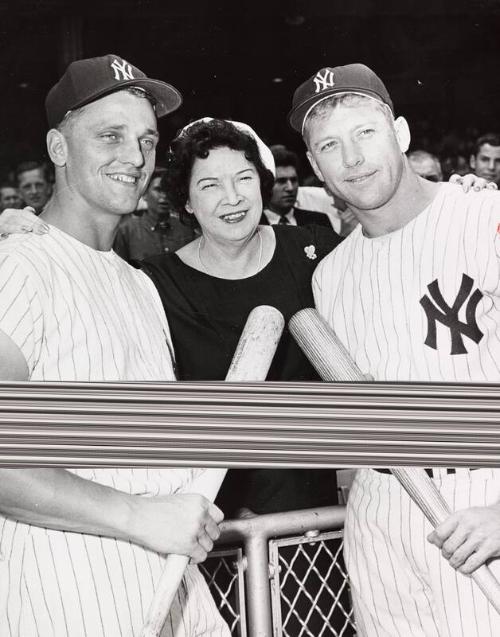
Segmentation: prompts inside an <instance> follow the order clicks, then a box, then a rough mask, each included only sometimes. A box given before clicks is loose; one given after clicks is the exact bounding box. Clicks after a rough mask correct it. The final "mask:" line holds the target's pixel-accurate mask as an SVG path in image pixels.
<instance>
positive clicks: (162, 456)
mask: <svg viewBox="0 0 500 637" xmlns="http://www.w3.org/2000/svg"><path fill="white" fill-rule="evenodd" d="M499 421H500V387H499V386H498V385H494V384H467V385H465V384H451V383H450V384H426V383H415V384H395V383H373V382H370V383H270V382H267V383H244V384H243V383H218V382H206V383H181V382H170V383H168V382H167V383H32V382H30V383H15V382H4V383H1V384H0V464H2V465H4V466H5V465H7V466H21V465H23V466H26V465H37V466H63V465H64V466H130V465H136V466H186V465H190V466H206V467H209V466H212V467H217V466H224V467H249V466H261V467H276V468H279V467H285V466H287V467H298V468H301V467H302V468H305V467H328V466H336V467H341V466H363V465H364V466H398V465H399V466H401V465H403V466H404V465H418V466H430V465H432V466H437V465H442V466H444V465H448V466H498V464H499V459H500V437H499V436H498V423H499Z"/></svg>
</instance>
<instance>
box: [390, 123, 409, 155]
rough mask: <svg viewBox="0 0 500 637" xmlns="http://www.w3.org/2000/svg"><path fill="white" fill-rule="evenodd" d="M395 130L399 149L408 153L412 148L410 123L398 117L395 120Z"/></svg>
mask: <svg viewBox="0 0 500 637" xmlns="http://www.w3.org/2000/svg"><path fill="white" fill-rule="evenodd" d="M394 130H395V131H396V137H397V140H398V144H399V147H400V148H401V152H402V153H406V151H407V150H408V148H410V141H411V134H410V127H409V126H408V122H407V121H406V120H405V118H404V117H398V118H397V119H396V120H394Z"/></svg>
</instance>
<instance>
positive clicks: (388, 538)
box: [313, 185, 500, 637]
mask: <svg viewBox="0 0 500 637" xmlns="http://www.w3.org/2000/svg"><path fill="white" fill-rule="evenodd" d="M374 214H376V213H374ZM499 224H500V194H497V193H491V192H482V193H477V194H476V193H474V194H468V195H466V194H464V193H463V192H462V190H461V189H460V188H457V187H455V186H453V185H443V186H441V188H440V190H439V191H438V194H437V196H436V197H435V198H434V200H433V201H432V202H431V204H430V205H429V206H428V207H427V208H426V209H425V210H423V211H422V212H421V213H420V214H419V215H418V216H417V217H416V218H415V219H413V220H412V221H411V222H410V223H408V224H407V225H406V226H404V227H403V228H401V229H400V230H397V231H395V232H393V233H390V234H387V235H384V236H381V237H378V238H375V239H369V238H366V237H364V236H363V234H362V231H361V227H358V228H356V229H355V230H354V232H353V233H352V234H351V235H350V236H349V237H348V238H347V239H346V240H345V241H344V242H343V243H342V244H341V245H340V246H338V247H337V248H336V249H335V250H334V252H333V253H331V254H330V255H328V256H327V257H326V258H325V259H323V261H322V262H321V263H320V264H319V266H318V268H317V270H316V272H315V274H314V277H313V287H314V297H315V302H316V305H317V307H318V310H319V311H320V313H321V314H322V315H323V316H324V317H325V318H326V320H327V321H328V322H329V323H330V325H331V326H332V327H333V328H334V330H335V331H336V333H337V334H338V336H339V337H340V339H341V340H342V342H343V343H344V345H345V346H346V347H347V349H348V350H349V352H350V353H351V355H352V356H353V357H354V359H355V361H356V363H357V364H358V366H359V367H360V368H361V369H362V371H364V372H365V373H370V374H372V375H373V377H374V378H375V379H376V380H399V381H460V382H467V381H478V382H481V381H493V382H498V381H499V380H500V356H499V354H500V234H499V231H500V225H499ZM435 473H436V472H435ZM443 473H444V476H442V477H441V478H439V479H438V480H437V486H438V487H439V488H440V490H441V492H442V493H443V496H444V497H445V499H446V500H447V501H448V502H449V504H450V507H451V508H452V509H455V508H467V507H471V506H489V505H491V504H493V503H495V502H498V499H499V497H500V470H499V469H488V470H486V469H485V470H480V471H469V470H468V469H457V470H456V473H453V474H450V475H446V471H443ZM430 530H431V529H430V527H429V524H428V523H427V521H426V519H425V518H424V516H423V514H422V513H421V511H420V510H419V509H418V508H417V507H416V506H415V505H414V504H413V503H412V502H411V500H410V498H409V497H408V495H407V494H406V492H405V491H404V490H403V489H402V488H401V486H400V485H399V483H398V482H397V481H396V479H395V478H394V477H393V476H390V475H384V474H380V473H376V472H375V471H373V470H371V469H361V470H359V471H358V473H357V476H356V479H355V481H354V485H353V487H352V489H351V492H350V494H349V500H348V505H347V517H346V524H345V555H346V564H347V567H348V570H349V575H350V579H351V585H352V592H353V603H354V607H355V614H356V621H357V626H358V634H359V635H360V637H373V636H376V637H389V636H390V637H399V636H401V635H411V636H412V637H486V636H489V637H496V636H497V635H498V634H500V617H498V615H497V614H496V613H495V612H494V611H491V609H490V608H489V606H488V604H487V603H486V602H485V600H484V598H483V597H482V596H481V594H480V593H479V592H478V591H477V590H475V589H474V588H473V586H472V585H471V580H470V579H469V578H466V577H464V576H462V575H461V574H459V573H457V572H456V571H454V570H453V569H452V568H451V566H450V565H449V564H448V563H447V562H446V560H444V558H442V557H441V555H440V552H439V550H438V549H437V548H436V547H435V546H433V545H431V544H429V543H428V542H427V540H426V536H427V534H428V533H429V532H430ZM497 562H498V561H495V565H494V568H495V569H496V570H497V571H498V570H499V565H498V564H497Z"/></svg>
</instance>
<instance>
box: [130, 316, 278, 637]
mask: <svg viewBox="0 0 500 637" xmlns="http://www.w3.org/2000/svg"><path fill="white" fill-rule="evenodd" d="M284 325H285V320H284V318H283V315H282V314H281V312H280V311H279V310H277V309H276V308H274V307H271V306H269V305H259V306H258V307H255V308H254V309H253V310H252V311H251V312H250V314H249V315H248V318H247V321H246V323H245V326H244V328H243V331H242V333H241V336H240V339H239V341H238V345H237V347H236V350H235V352H234V355H233V359H232V361H231V365H230V367H229V370H228V372H227V375H226V379H225V380H226V381H227V382H244V381H261V380H265V379H266V376H267V372H268V371H269V367H270V366H271V363H272V360H273V357H274V353H275V351H276V348H277V346H278V343H279V340H280V338H281V333H282V331H283V327H284ZM225 474H226V469H207V470H206V471H205V472H204V473H203V474H202V475H201V476H200V477H199V478H198V481H194V482H192V483H191V484H190V487H189V490H190V492H191V493H200V494H201V495H204V496H205V497H206V498H207V499H209V500H211V501H212V502H213V501H214V500H215V497H216V495H217V492H218V491H219V488H220V485H221V484H222V481H223V480H224V476H225ZM188 562H189V557H187V556H186V555H167V557H166V560H165V565H164V567H163V572H162V574H161V577H160V580H159V582H158V586H157V588H156V590H155V593H154V595H153V599H152V600H151V605H150V607H149V610H148V614H147V615H146V620H145V623H144V626H143V628H142V631H141V637H158V635H159V634H160V632H161V630H162V627H163V624H164V623H165V620H166V618H167V615H168V613H169V610H170V606H171V605H172V602H173V600H174V597H175V593H176V591H177V589H178V588H179V585H180V583H181V580H182V577H183V575H184V571H185V570H186V566H187V565H188Z"/></svg>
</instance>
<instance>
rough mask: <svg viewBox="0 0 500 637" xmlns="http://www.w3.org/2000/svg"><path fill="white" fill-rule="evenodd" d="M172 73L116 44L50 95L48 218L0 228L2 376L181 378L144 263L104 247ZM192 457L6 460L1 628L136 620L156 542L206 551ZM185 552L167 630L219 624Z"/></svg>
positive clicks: (158, 563) (124, 627) (107, 625)
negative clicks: (128, 55)
mask: <svg viewBox="0 0 500 637" xmlns="http://www.w3.org/2000/svg"><path fill="white" fill-rule="evenodd" d="M180 103H181V97H180V95H179V93H178V92H177V90H176V89H174V88H173V87H172V86H170V85H168V84H166V83H164V82H160V81H158V80H153V79H149V78H147V77H146V76H145V75H144V73H142V72H141V71H140V70H139V69H137V68H135V67H133V66H132V65H130V64H129V63H128V62H126V61H125V60H123V59H121V58H119V57H118V56H115V55H108V56H104V57H100V58H93V59H88V60H80V61H77V62H74V63H72V64H71V65H70V66H69V67H68V69H67V71H66V73H65V74H64V75H63V77H62V78H61V80H60V81H59V82H58V83H57V84H56V85H55V86H54V87H53V88H52V89H51V91H50V92H49V94H48V96H47V100H46V110H47V116H48V121H49V126H50V130H49V132H48V134H47V147H48V152H49V155H50V157H51V159H52V161H53V163H54V166H55V188H54V193H53V197H52V198H51V200H50V202H49V203H48V205H47V206H46V208H45V210H44V212H43V213H42V219H43V223H46V224H49V226H50V232H49V233H46V234H40V235H39V234H34V233H30V234H24V235H16V236H12V237H9V238H8V239H6V240H4V241H2V242H1V243H0V281H1V284H0V308H1V309H0V351H1V352H2V356H1V359H0V378H1V379H9V380H28V379H29V380H51V381H123V380H129V381H151V380H174V373H173V368H172V357H171V344H170V334H169V330H168V325H167V322H166V319H165V315H164V312H163V308H162V305H161V301H160V298H159V296H158V294H157V292H156V290H155V288H154V286H153V284H152V283H151V281H150V280H149V279H148V277H147V276H146V275H144V274H143V273H142V272H140V271H138V270H135V269H134V268H132V267H130V266H129V265H127V264H126V263H125V262H124V261H123V260H122V259H121V258H120V257H118V256H117V255H116V254H115V253H114V252H113V251H112V250H111V246H112V243H113V239H114V235H115V231H116V227H117V225H118V223H119V222H120V219H121V218H122V216H123V215H124V214H127V213H130V212H132V211H133V210H134V209H135V208H136V205H137V202H138V200H139V197H140V196H141V195H142V193H143V192H144V190H145V188H146V185H147V183H148V180H149V178H150V175H151V173H152V171H153V168H154V165H155V148H156V144H157V141H158V131H157V123H156V118H157V117H162V116H163V115H166V114H167V113H169V112H171V111H173V110H175V109H176V108H177V107H178V106H179V105H180ZM203 472H204V470H196V469H188V468H185V469H156V468H152V469H141V468H138V469H122V468H117V469H106V468H104V469H101V468H97V469H74V470H73V469H69V470H63V469H2V470H0V484H1V488H0V511H1V514H2V515H1V516H0V529H1V531H0V633H1V634H2V637H7V636H8V635H9V636H19V637H34V636H35V635H44V637H48V636H49V635H50V636H53V637H63V636H68V637H75V636H76V635H89V636H90V635H92V637H98V636H105V637H117V636H118V635H121V636H129V637H132V635H138V634H139V631H140V629H141V626H142V624H143V622H144V617H145V614H146V613H147V611H148V608H149V605H150V602H151V599H152V596H153V593H154V590H155V587H156V585H157V582H158V579H159V577H160V575H161V572H162V569H163V559H162V557H161V556H162V555H163V554H167V553H178V554H185V555H188V556H190V557H191V560H192V561H193V562H198V561H201V560H203V559H204V558H205V557H206V554H207V552H208V551H209V550H211V548H212V545H213V540H214V539H215V538H217V537H218V535H219V530H218V523H219V522H220V521H221V520H222V513H221V512H220V510H219V509H218V508H217V507H215V506H214V505H213V504H211V503H210V502H209V501H208V500H206V499H204V498H202V497H201V496H197V495H189V494H183V493H182V492H183V491H184V490H189V486H190V484H191V483H192V482H193V481H194V480H196V479H200V477H201V479H202V478H203ZM228 634H229V632H228V629H227V626H226V625H225V623H224V622H223V621H222V619H221V617H220V616H219V614H218V611H217V610H216V607H215V604H214V602H213V600H212V599H211V596H210V593H209V591H208V588H207V585H206V583H205V581H204V580H203V578H202V576H201V574H200V573H199V572H198V570H197V567H196V566H189V567H188V569H187V571H186V575H185V578H184V581H183V584H182V585H181V587H180V589H179V591H178V592H177V594H176V598H175V600H174V603H173V605H172V609H171V613H170V615H169V618H168V619H167V621H166V623H165V627H164V630H163V632H162V635H165V636H169V637H170V636H172V637H173V636H174V635H175V636H176V637H187V636H191V635H192V636H194V635H197V636H198V635H207V636H208V635H210V636H212V637H215V636H218V637H219V636H221V635H224V636H227V635H228Z"/></svg>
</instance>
